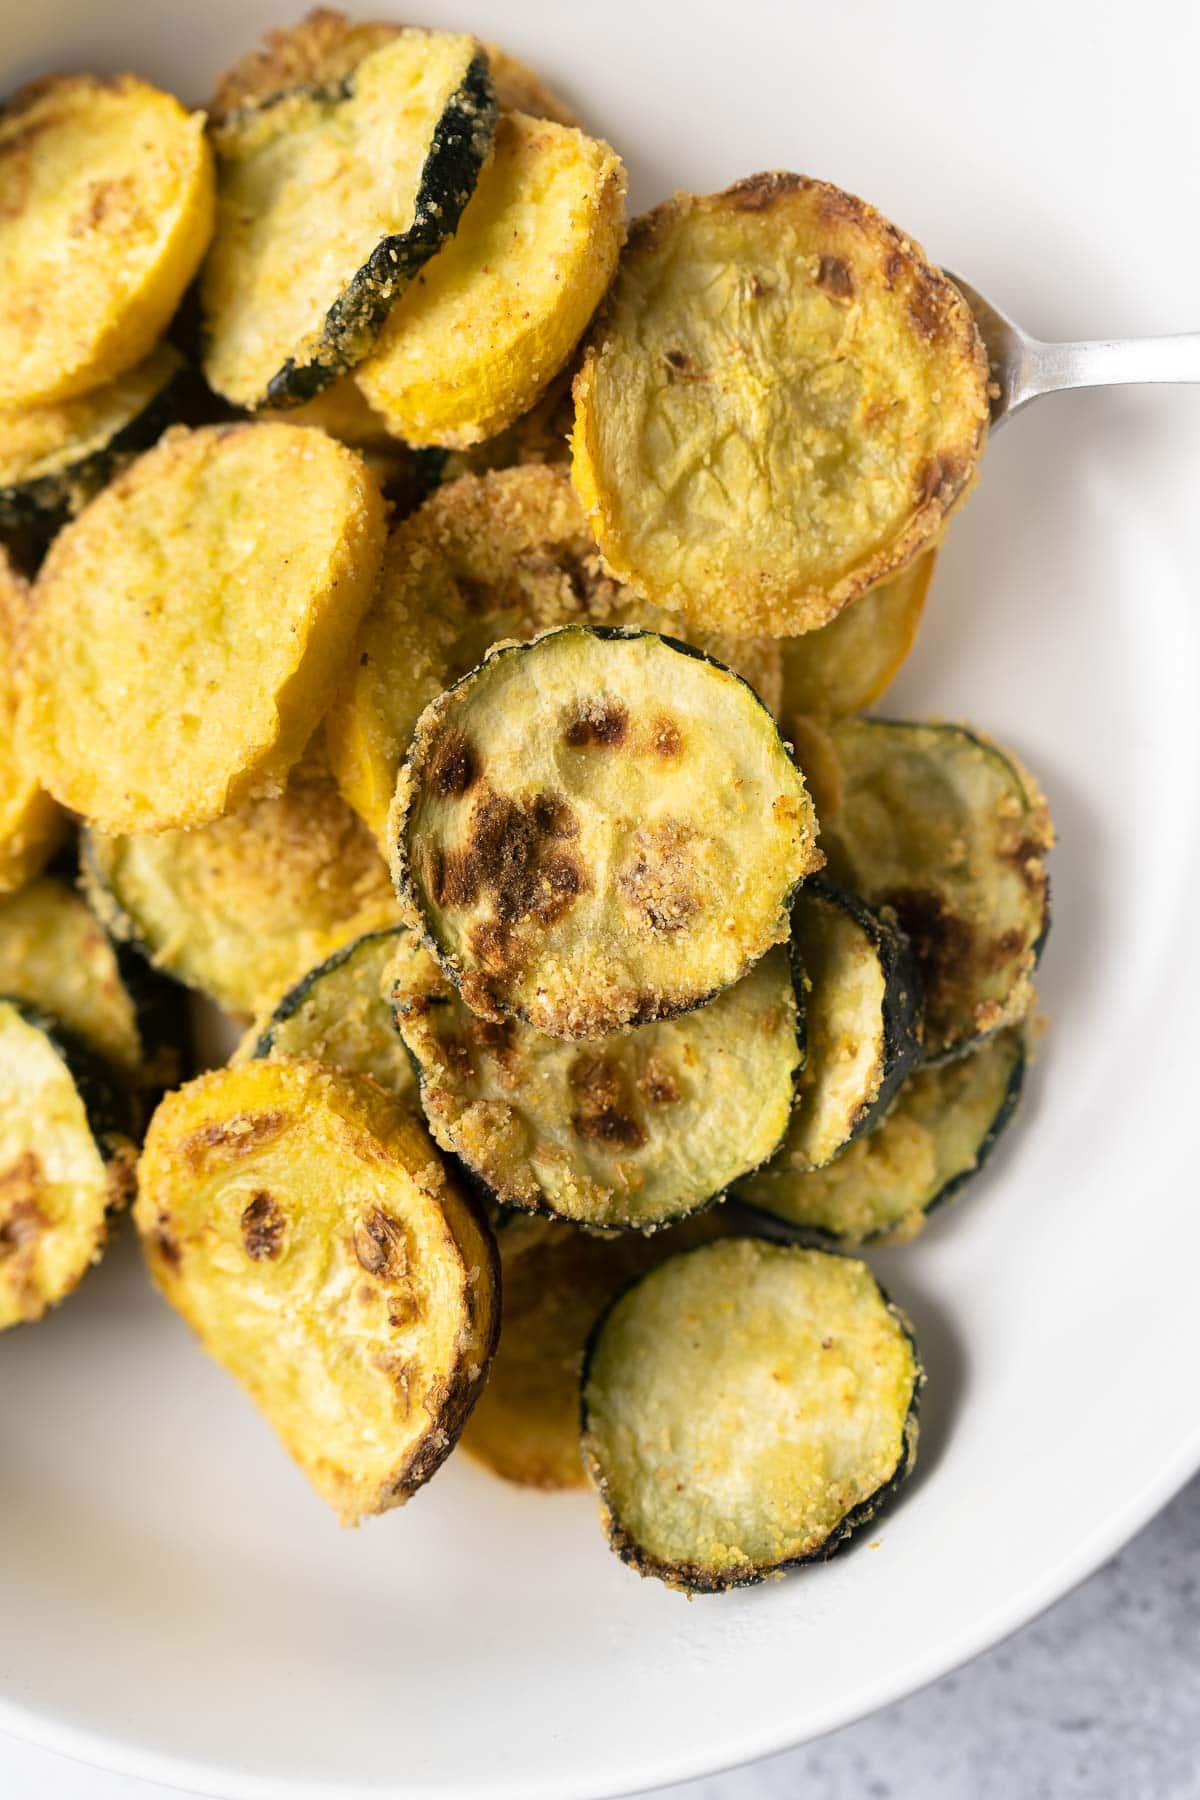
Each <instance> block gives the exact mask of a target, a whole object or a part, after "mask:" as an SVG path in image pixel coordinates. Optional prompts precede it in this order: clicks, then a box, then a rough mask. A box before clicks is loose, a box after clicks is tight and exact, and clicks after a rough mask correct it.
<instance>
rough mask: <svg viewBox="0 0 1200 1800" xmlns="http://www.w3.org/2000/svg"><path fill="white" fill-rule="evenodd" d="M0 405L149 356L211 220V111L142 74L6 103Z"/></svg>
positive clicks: (58, 85)
mask: <svg viewBox="0 0 1200 1800" xmlns="http://www.w3.org/2000/svg"><path fill="white" fill-rule="evenodd" d="M0 193H3V195H4V205H3V207H2V208H0V407H11V406H44V405H49V404H52V403H54V402H57V401H61V400H68V399H70V398H72V397H73V396H74V395H77V394H84V393H87V392H89V391H90V390H91V389H93V388H97V387H101V386H102V385H103V384H104V383H105V382H109V381H113V380H115V378H116V377H117V376H118V375H121V374H123V373H124V371H125V370H126V369H131V368H133V367H134V365H135V364H136V363H139V362H141V360H142V358H143V357H145V356H147V355H149V353H150V351H151V350H152V348H153V347H154V344H155V343H156V342H157V340H158V338H159V337H160V336H161V335H162V333H163V331H164V330H165V329H166V326H167V324H168V322H169V320H170V318H171V315H172V313H173V312H174V311H175V308H176V306H177V305H178V304H179V301H180V298H181V296H182V294H183V291H184V289H185V288H186V287H187V285H188V282H189V281H190V280H191V279H192V276H193V275H194V274H195V273H196V270H197V268H198V267H199V264H200V260H201V258H202V257H203V255H204V252H205V250H206V249H207V247H208V241H209V238H210V237H211V235H212V228H213V163H212V153H211V151H210V150H209V147H208V143H207V141H206V140H205V136H204V115H203V114H202V113H192V114H190V115H189V114H188V113H186V112H185V111H184V109H183V107H182V106H180V104H179V102H178V100H175V99H173V98H172V97H171V95H170V94H164V93H161V92H160V91H159V89H158V88H155V87H151V86H150V85H149V83H148V82H145V81H140V80H138V78H137V77H136V76H134V75H117V76H114V77H113V78H111V79H110V80H100V79H99V78H98V77H96V76H93V75H55V76H51V77H50V78H49V79H47V80H45V81H37V82H34V83H33V84H32V85H31V86H30V87H27V88H24V89H22V91H21V92H20V93H19V94H18V95H17V96H16V97H15V99H13V100H10V101H9V103H8V105H7V106H6V107H4V108H3V110H2V111H0Z"/></svg>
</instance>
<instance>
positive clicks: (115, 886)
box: [82, 758, 399, 1016]
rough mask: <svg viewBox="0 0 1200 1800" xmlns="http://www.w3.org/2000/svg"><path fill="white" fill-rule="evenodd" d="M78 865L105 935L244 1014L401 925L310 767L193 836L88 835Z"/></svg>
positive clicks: (351, 822) (389, 894) (346, 812)
mask: <svg viewBox="0 0 1200 1800" xmlns="http://www.w3.org/2000/svg"><path fill="white" fill-rule="evenodd" d="M82 862H83V873H84V883H85V887H86V890H87V893H88V897H89V900H90V901H91V904H92V906H93V907H94V909H95V911H96V912H97V914H98V915H99V917H100V918H102V919H103V920H104V922H105V924H106V925H107V926H108V928H109V930H110V931H111V932H112V933H113V935H114V937H116V938H117V939H118V940H120V941H123V942H126V943H130V944H133V945H136V946H137V948H138V949H140V950H141V951H142V953H143V954H144V955H145V956H146V957H147V958H148V959H149V960H150V961H151V962H152V963H153V964H154V965H155V967H156V968H159V969H162V970H164V971H165V972H166V973H167V974H170V975H173V976H174V977H175V978H176V979H177V980H178V981H182V982H185V983H186V984H187V985H188V986H189V987H193V988H197V989H198V990H199V991H200V992H201V993H204V994H207V995H208V996H209V998H210V999H212V1000H215V1001H216V1003H217V1004H218V1005H219V1006H223V1007H225V1008H226V1009H227V1010H228V1011H230V1012H233V1013H238V1014H241V1015H243V1016H246V1015H253V1014H256V1013H261V1012H264V1011H265V1010H267V1009H268V1008H270V1007H273V1006H274V1005H275V1003H276V1002H277V1001H278V1000H279V998H280V996H281V995H282V994H283V993H284V992H285V990H286V989H288V988H290V987H291V985H292V984H293V982H296V981H298V980H299V979H300V978H301V977H302V976H304V975H306V974H307V973H308V971H309V970H311V969H312V968H313V967H314V965H315V964H317V963H320V962H323V961H324V959H325V958H326V957H328V956H329V955H331V954H332V952H333V951H335V950H337V949H339V948H340V947H341V946H342V945H344V944H347V943H349V942H351V941H352V940H353V939H355V938H357V937H359V936H361V935H362V933H363V932H365V931H375V930H380V929H383V928H384V927H386V926H390V925H394V924H395V923H396V922H397V921H398V919H399V908H398V906H397V904H396V898H395V895H394V893H393V891H392V884H391V881H390V879H389V877H388V871H387V867H386V865H385V864H384V862H383V860H382V858H381V857H380V854H379V851H378V849H377V848H376V846H375V844H374V843H373V841H372V839H371V837H370V835H369V833H368V832H367V831H366V830H365V829H364V828H363V825H362V823H361V821H360V820H359V819H358V818H356V817H355V815H354V813H353V812H352V811H351V810H350V808H349V807H348V806H347V805H346V802H345V801H344V800H343V799H342V797H341V795H340V794H339V793H338V791H337V788H336V787H335V786H334V784H333V781H332V779H331V777H330V776H329V774H328V772H327V771H326V770H325V769H324V768H323V767H322V766H321V765H320V763H319V762H317V761H315V760H314V759H312V758H306V759H305V760H304V762H302V763H301V764H300V765H299V766H298V767H297V768H296V769H294V770H293V772H292V776H291V779H290V780H289V782H288V784H287V787H286V788H285V789H284V791H283V793H282V794H271V795H263V796H261V797H259V798H257V799H254V800H248V801H246V802H245V804H244V805H242V806H240V807H238V808H237V809H236V810H235V811H233V812H230V813H226V815H225V817H224V818H222V819H215V820H213V821H212V823H211V824H208V825H202V826H199V827H198V828H197V829H195V830H193V831H162V832H154V833H135V834H132V835H129V836H113V837H107V836H105V835H104V834H103V833H102V832H98V831H88V832H86V833H85V835H84V842H83V856H82Z"/></svg>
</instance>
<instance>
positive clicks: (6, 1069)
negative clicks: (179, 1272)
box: [0, 996, 133, 1331]
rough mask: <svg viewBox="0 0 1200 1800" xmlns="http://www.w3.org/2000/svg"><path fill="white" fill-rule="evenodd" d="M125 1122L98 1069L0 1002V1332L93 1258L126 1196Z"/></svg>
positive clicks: (65, 1039) (41, 1307)
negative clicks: (111, 1218)
mask: <svg viewBox="0 0 1200 1800" xmlns="http://www.w3.org/2000/svg"><path fill="white" fill-rule="evenodd" d="M127 1126H128V1114H127V1110H126V1107H125V1105H124V1103H123V1101H122V1099H121V1097H120V1096H119V1094H118V1093H117V1091H116V1090H115V1089H114V1088H113V1086H112V1084H111V1081H110V1079H109V1077H108V1074H107V1072H106V1070H105V1069H104V1066H103V1064H101V1063H100V1062H99V1061H98V1060H97V1059H96V1058H95V1057H94V1056H93V1055H92V1054H91V1053H90V1052H89V1051H88V1050H87V1049H86V1047H85V1046H84V1045H83V1044H82V1043H81V1042H80V1041H79V1040H78V1039H76V1038H74V1037H72V1036H71V1034H70V1033H68V1032H67V1031H65V1030H64V1029H63V1027H62V1026H60V1025H59V1023H58V1022H57V1020H54V1019H51V1018H50V1017H49V1016H48V1015H47V1014H46V1013H43V1012H39V1011H38V1010H36V1009H35V1008H34V1007H31V1006H27V1005H26V1004H25V1003H24V1002H23V1001H20V1000H16V999H11V998H9V997H7V996H3V997H0V1331H3V1330H4V1329H5V1328H6V1327H8V1326H11V1325H19V1324H25V1323H31V1322H32V1321H34V1320H36V1319H40V1318H41V1317H42V1316H43V1315H44V1314H45V1313H46V1312H47V1311H48V1309H49V1308H50V1307H52V1306H56V1305H57V1304H58V1302H59V1301H60V1300H63V1299H65V1298H66V1296H67V1295H68V1294H69V1293H71V1292H73V1290H74V1289H75V1288H76V1287H77V1286H78V1285H79V1283H80V1281H81V1280H82V1279H83V1277H84V1275H85V1274H86V1273H87V1271H88V1269H89V1268H90V1267H91V1265H92V1264H93V1263H94V1262H98V1261H99V1259H100V1254H101V1251H102V1250H103V1248H104V1241H105V1238H106V1236H107V1233H108V1225H109V1216H110V1214H111V1213H112V1212H113V1211H114V1210H115V1209H117V1208H119V1207H121V1206H123V1205H125V1203H126V1202H127V1201H128V1199H129V1197H130V1194H131V1191H132V1184H133V1148H132V1145H131V1144H130V1142H129V1140H128V1137H127V1136H126V1135H125V1134H126V1130H127Z"/></svg>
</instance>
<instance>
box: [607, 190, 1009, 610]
mask: <svg viewBox="0 0 1200 1800" xmlns="http://www.w3.org/2000/svg"><path fill="white" fill-rule="evenodd" d="M987 380H988V367H987V358H986V356H985V354H984V350H983V346H982V343H981V341H980V338H979V333H978V330H977V329H976V326H975V321H974V319H973V318H972V316H971V312H970V309H969V308H968V307H967V305H966V303H965V302H964V301H963V299H962V296H961V295H960V294H959V292H958V290H957V289H956V288H955V287H954V285H953V284H952V283H951V282H950V281H948V280H947V279H946V277H945V276H944V275H942V274H941V273H940V271H938V270H936V269H934V268H932V267H930V266H929V264H928V263H927V262H926V261H925V258H924V253H923V252H922V251H921V250H920V248H919V246H917V245H915V244H914V243H913V242H912V240H911V239H909V238H907V237H905V236H903V235H902V234H901V233H900V232H898V231H897V230H896V229H895V227H894V226H892V225H889V224H888V223H887V221H886V220H885V219H883V218H881V217H880V215H879V214H878V213H877V212H875V211H874V209H873V208H872V207H869V206H866V205H864V203H863V202H862V201H861V200H856V199H855V198H853V196H851V195H849V194H845V193H842V192H841V191H840V190H839V189H838V188H834V187H830V186H829V185H828V183H826V182H821V181H812V180H809V179H808V178H807V177H805V176H800V175H790V174H766V175H754V176H751V177H750V178H749V179H748V180H746V181H741V182H738V183H737V184H736V185H735V186H734V187H732V188H728V189H726V191H725V192H724V193H721V194H714V195H711V196H709V197H707V198H698V197H697V196H695V195H690V194H677V195H676V196H675V197H674V199H671V200H667V201H664V202H663V204H662V205H661V206H658V207H656V208H655V210H654V211H653V212H652V213H649V214H648V215H647V216H646V217H645V218H643V219H641V220H639V221H638V222H637V223H636V224H635V225H634V226H633V227H632V229H631V231H630V234H629V242H628V244H627V246H626V250H625V253H624V255H623V257H622V259H621V267H620V269H619V271H618V274H617V279H616V282H615V283H614V286H613V290H612V294H611V296H610V298H609V302H608V304H607V306H606V308H605V311H604V314H603V316H602V317H601V319H600V321H599V323H598V325H597V328H596V331H595V333H594V334H593V339H592V344H591V347H590V348H589V351H588V353H587V356H586V357H585V360H584V364H583V368H582V370H581V371H580V374H579V376H578V377H577V379H576V383H575V431H574V438H573V449H574V455H573V463H572V474H573V477H574V480H575V484H576V486H577V488H578V490H579V494H580V497H581V499H582V500H583V503H584V506H585V508H586V511H587V514H588V519H589V522H590V524H591V526H592V529H593V531H594V533H595V536H596V541H597V543H598V544H599V546H600V549H601V551H602V552H603V554H604V558H605V561H606V563H607V564H608V565H609V567H610V568H611V569H612V571H613V573H614V574H615V575H616V576H617V577H618V578H619V579H621V580H623V581H628V582H629V583H630V584H631V585H632V586H634V587H636V588H638V589H639V590H640V591H641V592H642V593H644V594H646V595H647V596H648V597H649V598H650V599H652V600H656V601H657V602H658V603H659V605H661V606H667V607H670V608H672V609H673V610H674V611H676V612H680V613H682V614H684V616H685V617H689V618H694V619H697V620H703V621H704V622H705V623H707V624H708V625H709V626H718V627H720V628H721V629H724V630H728V631H742V632H759V631H766V632H772V633H775V634H776V635H778V636H789V635H792V634H794V633H798V632H804V631H811V630H813V629H814V628H815V627H817V626H821V625H824V624H826V623H828V621H829V620H830V619H832V618H833V617H834V616H835V615H836V614H837V613H838V612H840V611H841V609H842V607H844V606H845V605H847V604H848V603H849V602H850V601H851V600H853V599H855V598H856V597H857V596H858V595H859V594H863V593H865V592H866V591H867V590H868V588H871V587H873V586H874V585H875V583H876V582H879V581H882V580H884V579H886V577H888V576H889V575H893V574H896V573H898V572H899V570H901V569H903V568H904V567H905V566H906V565H907V564H908V563H909V562H911V561H912V559H913V558H914V557H915V556H917V555H919V554H920V552H921V551H922V550H924V549H926V548H928V547H929V546H930V545H931V544H933V543H935V542H936V541H937V538H938V537H939V535H940V533H941V531H942V528H943V525H944V524H945V521H946V519H947V518H948V516H949V515H950V513H951V512H952V511H953V510H954V508H955V507H956V506H957V505H958V504H959V503H960V501H961V500H962V499H963V498H964V497H965V495H966V493H967V492H968V490H969V489H970V487H971V484H972V483H973V481H974V479H975V474H976V468H977V465H978V461H979V457H980V454H981V452H982V449H983V443H984V438H985V435H986V431H987V421H988V397H987Z"/></svg>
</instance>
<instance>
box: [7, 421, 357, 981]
mask: <svg viewBox="0 0 1200 1800" xmlns="http://www.w3.org/2000/svg"><path fill="white" fill-rule="evenodd" d="M298 519H302V520H303V521H304V529H303V531H297V529H296V522H297V520H298ZM385 529H386V527H385V519H384V506H383V501H382V499H381V497H380V494H379V490H378V488H377V486H376V485H375V482H374V481H373V479H372V477H371V476H370V474H369V473H368V472H367V470H366V468H365V467H364V466H363V464H362V462H361V461H360V459H359V458H358V457H357V456H356V455H355V454H354V452H353V451H351V450H347V449H345V448H344V446H342V445H341V444H338V443H335V442H334V440H333V439H332V438H330V437H327V436H325V434H324V433H322V432H316V431H307V430H304V429H302V428H300V427H297V426H292V425H283V424H276V423H272V424H268V425H226V426H209V427H206V428H205V429H203V430H200V431H183V430H177V431H169V432H168V433H167V435H166V437H165V438H163V440H162V442H161V443H160V444H158V445H157V446H156V447H155V448H154V449H153V450H150V451H147V453H146V454H145V455H144V456H141V457H139V458H138V460H137V461H136V462H135V463H133V464H132V465H131V467H129V468H128V469H126V470H125V471H124V472H123V474H121V475H119V476H118V477H117V479H116V481H114V482H113V483H112V485H111V486H110V487H107V488H106V489H105V490H104V492H103V493H102V494H100V495H98V496H97V498H96V499H95V500H93V501H92V503H91V505H90V506H88V507H87V508H86V509H85V510H84V512H83V513H81V514H80V516H79V518H78V519H75V520H73V521H72V523H71V524H70V525H68V526H67V527H66V528H65V529H64V530H63V531H61V532H60V533H59V535H58V537H57V538H56V539H55V541H54V543H53V545H52V546H51V549H50V553H49V555H48V556H47V558H46V561H45V562H44V564H43V565H42V569H41V573H40V574H39V576H38V581H37V586H36V590H35V600H36V605H35V609H34V613H33V617H32V621H31V624H30V629H29V631H28V633H27V638H26V656H25V663H26V677H27V679H26V682H25V688H26V692H25V696H24V712H23V721H24V724H25V728H26V732H27V736H28V742H29V747H30V754H31V757H32V759H33V762H34V766H35V768H36V769H37V772H38V774H39V776H40V777H41V779H42V781H43V783H44V785H45V786H46V787H47V788H48V789H49V791H50V792H51V793H52V794H54V795H55V797H56V798H57V799H60V800H61V801H62V802H63V803H64V804H65V805H67V806H70V807H71V808H72V809H73V810H74V811H76V812H78V813H81V814H82V815H83V817H84V818H85V819H88V820H90V821H91V822H92V823H94V824H95V825H97V826H98V827H99V828H100V829H101V830H104V831H108V832H139V831H165V830H168V829H169V828H171V827H174V826H190V825H203V824H205V823H207V822H208V821H209V820H212V819H216V818H218V817H220V816H221V815H222V814H223V813H226V812H228V811H229V810H230V808H232V807H235V806H237V805H238V804H239V803H240V802H241V801H242V800H244V799H245V798H246V797H247V795H249V794H251V793H254V792H262V791H264V790H265V791H269V790H270V789H271V788H272V787H276V788H278V787H279V786H280V785H282V779H283V777H284V776H285V775H286V773H287V771H288V770H289V769H290V768H291V767H292V765H293V764H294V763H295V762H296V761H297V760H298V759H299V756H300V753H301V751H302V750H303V748H304V745H305V744H306V743H307V741H308V739H309V738H310V737H311V735H312V732H313V730H314V728H315V727H316V725H317V724H318V722H319V720H320V717H321V714H322V713H323V711H324V709H325V707H326V705H327V704H328V701H329V699H330V697H331V695H332V692H333V689H334V688H335V686H336V684H337V682H338V681H339V680H340V678H341V675H342V669H343V665H344V662H345V660H346V658H347V657H348V655H349V653H350V650H351V646H352V644H353V640H354V633H355V631H356V629H357V626H358V622H359V619H360V617H361V615H362V613H363V611H364V610H365V608H366V605H367V602H368V600H369V599H370V597H371V592H372V589H373V588H374V585H375V578H376V575H377V572H378V568H379V561H380V558H381V556H382V552H383V543H384V536H385ZM148 670H151V671H153V679H152V680H147V671H148ZM297 972H298V971H297Z"/></svg>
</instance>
